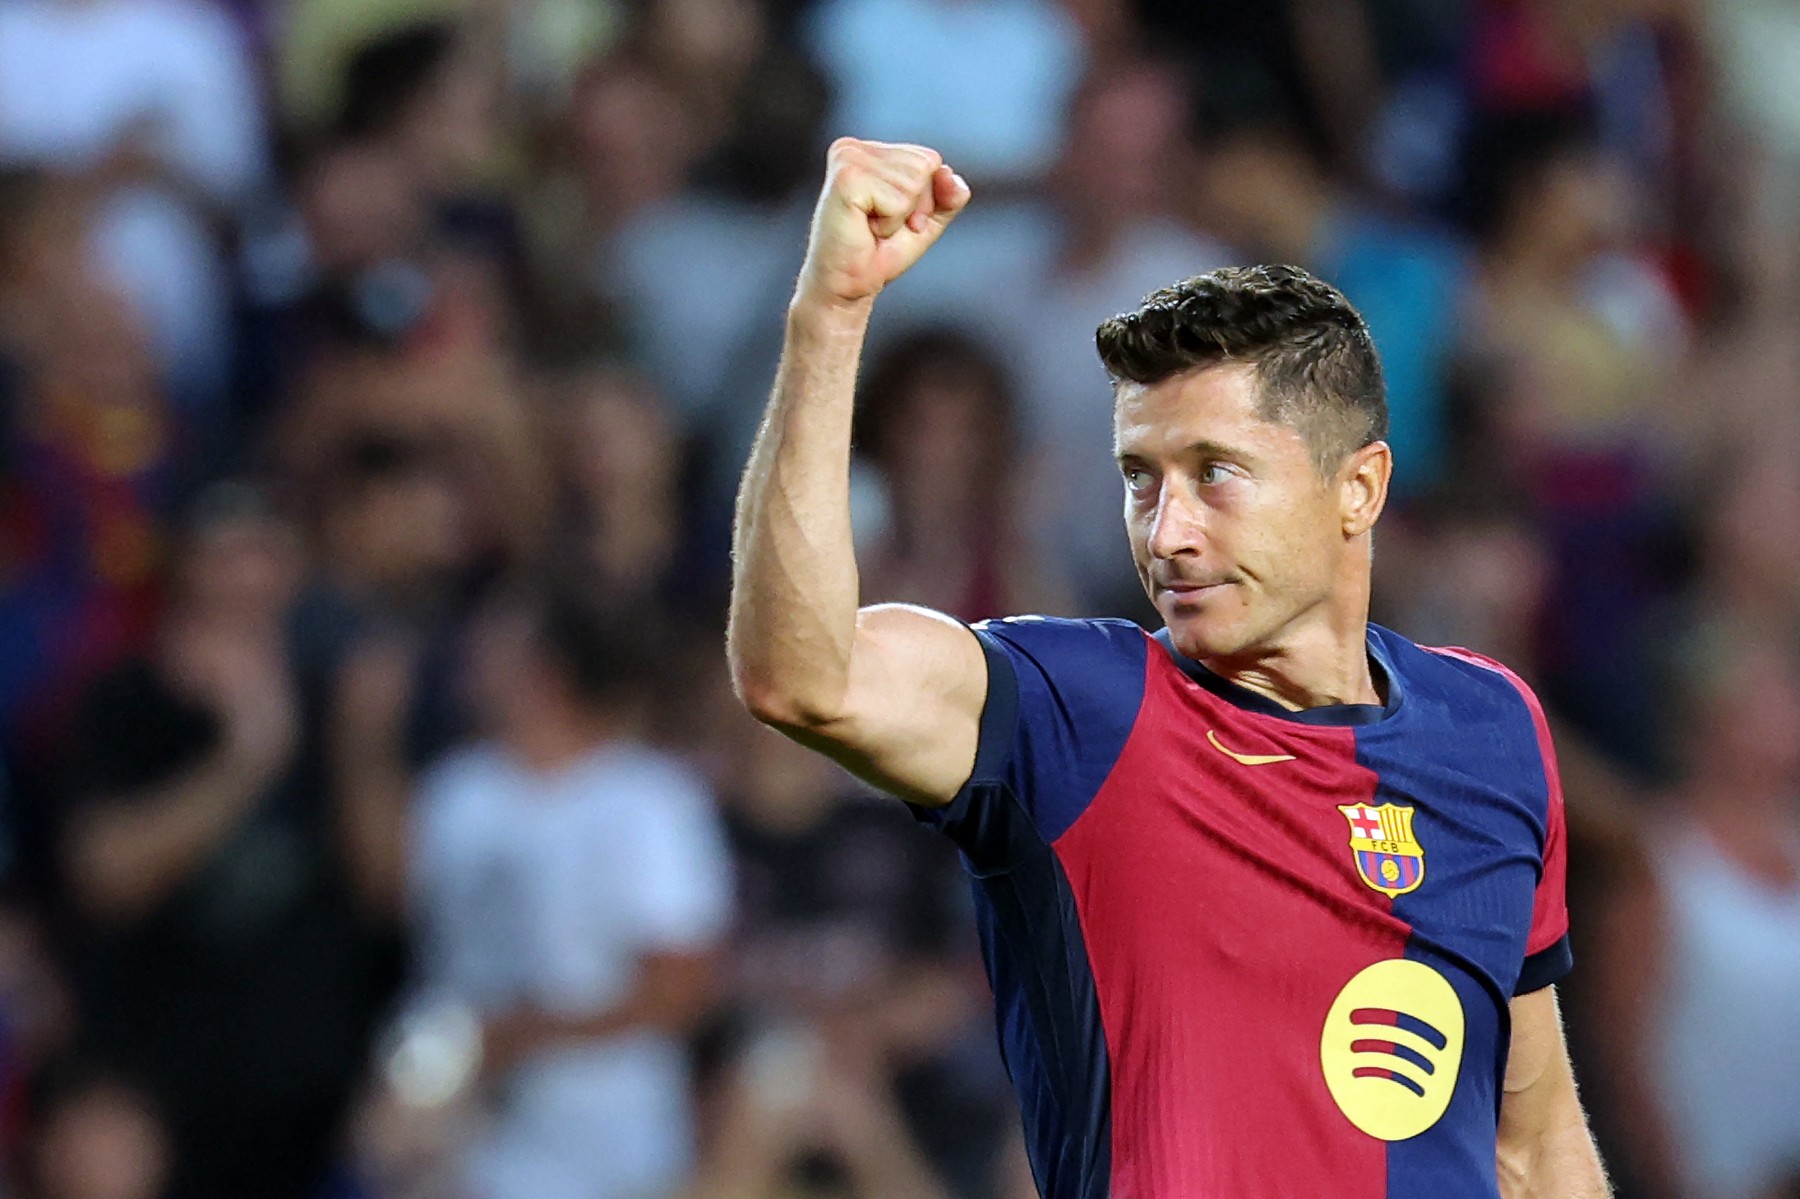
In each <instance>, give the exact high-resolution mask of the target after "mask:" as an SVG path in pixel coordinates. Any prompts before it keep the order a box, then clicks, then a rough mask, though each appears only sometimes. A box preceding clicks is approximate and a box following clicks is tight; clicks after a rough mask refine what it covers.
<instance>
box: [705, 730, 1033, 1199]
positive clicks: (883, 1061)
mask: <svg viewBox="0 0 1800 1199" xmlns="http://www.w3.org/2000/svg"><path fill="white" fill-rule="evenodd" d="M721 737H722V739H726V740H728V741H729V742H730V743H731V745H732V746H733V748H734V753H733V755H732V758H731V762H730V769H729V771H728V774H729V778H730V783H729V784H728V786H727V789H726V791H725V795H726V799H727V812H728V815H729V820H728V828H729V830H730V833H731V839H732V845H733V849H734V856H735V861H736V866H737V876H738V881H739V890H738V894H739V910H738V919H737V922H736V925H735V927H734V931H733V935H732V938H731V950H730V953H729V955H728V956H727V959H726V960H727V962H728V964H729V966H730V974H729V975H728V977H729V979H730V987H729V992H728V993H729V994H730V996H731V999H732V1003H731V1008H730V1016H731V1018H730V1020H729V1021H728V1024H727V1027H726V1030H725V1035H724V1037H723V1040H724V1042H725V1045H724V1052H723V1064H722V1066H721V1067H720V1068H719V1070H718V1071H717V1080H716V1084H715V1085H714V1086H713V1087H711V1088H710V1089H709V1096H710V1099H709V1102H710V1104H711V1105H712V1108H713V1115H714V1119H715V1121H716V1126H715V1128H714V1132H713V1136H712V1138H711V1144H712V1147H713V1149H712V1153H711V1154H710V1156H709V1160H708V1164H707V1166H706V1167H705V1168H704V1169H703V1170H702V1171H701V1174H702V1180H703V1181H702V1185H701V1186H700V1187H698V1188H697V1190H698V1193H699V1194H702V1195H707V1196H712V1195H715V1194H716V1195H720V1196H725V1195H739V1194H742V1195H745V1196H750V1195H756V1196H762V1195H780V1194H786V1193H788V1191H787V1190H786V1189H784V1187H788V1186H792V1185H799V1181H800V1180H803V1179H812V1180H815V1182H822V1181H824V1180H827V1179H832V1180H835V1185H837V1186H839V1187H842V1188H843V1189H844V1191H845V1193H847V1194H850V1195H856V1196H884V1195H895V1196H900V1195H909V1196H913V1195H916V1196H931V1195H937V1194H940V1193H942V1194H949V1195H957V1196H978V1195H989V1194H992V1193H993V1188H994V1183H995V1179H994V1177H993V1175H994V1172H995V1149H996V1147H997V1146H998V1145H999V1144H1001V1143H1002V1142H1003V1139H1004V1136H1003V1134H1004V1133H1007V1132H1010V1131H1011V1129H1012V1123H1013V1121H1012V1119H1011V1117H1010V1115H1008V1114H1007V1104H1006V1102H1005V1099H1004V1095H1003V1088H1004V1085H1005V1083H1004V1078H1003V1076H1002V1075H1001V1073H1000V1070H999V1063H998V1061H997V1060H996V1059H995V1058H994V1056H993V1054H992V1053H991V1052H989V1051H988V1050H987V1045H986V1037H987V1027H986V1019H985V1013H984V1012H983V1011H982V1010H981V1002H982V996H981V982H980V974H979V965H978V964H977V963H976V962H975V961H974V959H973V948H974V946H973V942H972V940H970V939H969V938H967V937H966V935H964V934H963V933H962V931H961V929H960V925H959V921H960V918H961V916H962V912H963V909H964V904H965V901H964V899H963V891H964V883H963V880H962V877H961V875H960V872H959V871H958V870H957V868H956V865H955V862H954V860H953V858H952V857H951V856H950V855H948V854H946V853H945V852H944V851H943V848H942V847H941V846H939V845H936V844H934V843H932V842H931V841H930V840H929V839H928V838H925V837H923V836H922V834H921V832H920V830H918V829H917V828H915V827H913V826H912V822H911V821H910V820H908V819H907V818H906V817H905V816H904V815H903V814H902V813H900V812H896V811H893V810H892V809H891V808H890V807H888V806H886V805H884V804H882V803H881V802H879V800H878V799H876V798H875V797H871V796H868V795H866V794H862V793H860V792H859V791H857V790H856V789H855V788H854V785H853V784H852V782H851V780H849V779H848V778H847V777H845V776H843V775H842V774H841V773H840V772H839V771H838V770H837V769H836V768H834V767H832V766H830V765H829V764H825V763H822V762H820V761H818V760H817V759H816V758H812V757H811V756H809V755H807V754H805V753H804V752H802V751H799V750H797V749H796V748H795V747H794V746H792V745H791V744H789V743H787V742H784V741H782V740H780V739H779V738H775V737H771V736H769V735H768V734H767V733H765V732H764V731H763V730H761V729H759V728H755V727H753V726H747V725H743V726H740V725H737V724H734V725H733V727H732V728H731V729H730V730H729V731H727V732H722V733H721Z"/></svg>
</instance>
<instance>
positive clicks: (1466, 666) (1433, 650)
mask: <svg viewBox="0 0 1800 1199" xmlns="http://www.w3.org/2000/svg"><path fill="white" fill-rule="evenodd" d="M1370 627H1371V629H1372V630H1373V631H1374V634H1375V637H1376V639H1377V641H1378V642H1379V644H1380V646H1381V648H1382V649H1383V650H1384V651H1385V652H1386V653H1387V655H1388V660H1389V662H1390V663H1391V664H1392V666H1393V668H1394V670H1395V672H1396V673H1397V674H1398V675H1399V677H1400V681H1401V683H1402V685H1403V686H1405V687H1406V688H1407V690H1408V691H1409V692H1410V693H1412V694H1414V695H1417V696H1419V697H1421V698H1423V699H1426V700H1429V701H1436V702H1439V703H1444V704H1448V705H1450V706H1451V707H1452V709H1453V710H1455V711H1457V712H1460V713H1462V714H1463V715H1465V716H1473V715H1477V714H1494V715H1502V714H1513V715H1516V714H1519V713H1521V712H1522V713H1523V714H1525V715H1528V716H1530V717H1531V718H1532V719H1533V720H1534V722H1535V721H1537V720H1541V719H1542V718H1543V708H1542V706H1541V705H1540V704H1539V703H1538V697H1537V694H1536V692H1534V691H1532V689H1531V687H1530V685H1529V684H1527V683H1526V682H1525V680H1524V679H1522V678H1520V677H1519V676H1518V674H1517V673H1515V672H1514V671H1513V670H1512V668H1511V667H1509V666H1507V665H1506V664H1505V663H1504V662H1501V661H1499V660H1497V659H1495V658H1490V657H1488V656H1487V655H1486V654H1482V653H1477V652H1476V651H1474V650H1472V649H1465V648H1463V647H1462V646H1459V645H1419V644H1417V643H1415V642H1413V641H1411V640H1409V639H1408V638H1406V637H1403V636H1401V635H1400V634H1399V633H1396V632H1393V631H1392V630H1391V629H1384V628H1381V627H1379V626H1374V625H1372V626H1370Z"/></svg>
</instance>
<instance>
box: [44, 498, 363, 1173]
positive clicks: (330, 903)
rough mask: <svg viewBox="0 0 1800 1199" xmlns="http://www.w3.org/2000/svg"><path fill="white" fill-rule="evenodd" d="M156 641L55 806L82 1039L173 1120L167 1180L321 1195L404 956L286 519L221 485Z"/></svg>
mask: <svg viewBox="0 0 1800 1199" xmlns="http://www.w3.org/2000/svg"><path fill="white" fill-rule="evenodd" d="M182 551H183V552H182V553H181V554H180V555H179V556H178V558H177V563H178V566H177V570H176V578H175V581H174V585H173V594H172V596H171V600H170V606H169V609H168V611H167V613H166V615H165V616H164V617H163V619H162V621H161V627H160V629H159V631H158V637H157V640H156V643H155V645H154V647H153V648H152V650H151V652H150V654H149V655H148V656H147V657H145V658H142V659H136V660H132V661H128V662H126V663H124V664H123V665H121V666H119V667H118V668H116V669H115V670H113V671H112V672H110V673H109V674H107V675H106V676H105V677H103V678H102V679H100V680H99V681H98V682H97V683H96V684H95V685H94V686H93V688H92V689H91V690H90V691H89V693H88V695H87V697H86V699H85V701H84V703H83V705H82V711H81V713H80V715H79V718H78V719H77V721H76V725H75V730H74V733H73V735H72V736H71V738H70V740H69V742H68V747H67V756H68V767H67V771H68V788H67V791H66V793H65V799H64V805H63V807H62V809H61V810H60V811H59V812H58V814H57V819H56V824H57V827H58V829H59V830H60V836H59V838H58V840H59V844H60V846H61V849H62V855H63V861H64V864H65V868H66V876H65V877H66V890H67V897H68V907H67V911H66V914H65V917H64V919H65V924H66V928H67V930H68V938H69V939H68V941H67V943H66V948H67V951H68V954H69V957H70V962H71V977H72V983H73V986H74V990H75V994H76V998H77V1009H78V1015H79V1018H80V1020H81V1021H82V1034H83V1038H84V1040H85V1042H86V1043H87V1044H89V1045H90V1046H91V1048H92V1051H93V1053H94V1054H95V1055H96V1056H97V1057H98V1059H99V1060H100V1061H102V1062H103V1063H105V1064H106V1065H108V1066H109V1067H110V1068H113V1069H117V1070H119V1071H122V1072H124V1073H125V1074H127V1075H128V1076H130V1077H133V1078H137V1079H140V1080H141V1081H142V1085H143V1086H144V1087H145V1088H147V1095H148V1097H149V1098H150V1099H151V1101H152V1102H153V1103H154V1104H155V1106H156V1108H157V1109H158V1110H159V1111H160V1112H161V1113H162V1115H163V1118H164V1119H165V1120H166V1121H167V1126H168V1132H169V1136H170V1139H171V1142H172V1145H173V1149H174V1154H173V1161H172V1163H171V1181H170V1184H169V1190H168V1194H169V1195H171V1196H176V1197H180V1199H186V1197H193V1199H202V1197H211V1196H218V1197H220V1199H223V1197H225V1196H242V1195H245V1194H259V1195H268V1196H282V1195H292V1196H295V1197H297V1199H298V1197H304V1196H307V1195H309V1194H310V1193H311V1192H312V1190H313V1189H314V1188H315V1187H316V1186H317V1185H318V1183H319V1181H320V1179H321V1178H322V1177H323V1176H324V1173H325V1171H326V1168H327V1166H328V1165H329V1163H330V1161H331V1158H332V1156H333V1154H334V1150H335V1146H336V1141H337V1137H338V1134H339V1125H340V1122H341V1120H342V1118H343V1115H344V1111H345V1107H346V1104H347V1103H348V1101H349V1098H350V1094H351V1090H352V1088H353V1087H354V1085H355V1084H356V1081H357V1079H358V1077H359V1075H360V1073H361V1069H362V1063H363V1060H364V1056H365V1054H366V1053H367V1050H368V1045H369V1041H370V1038H371V1036H372V1034H373V1029H374V1022H375V1019H376V1017H377V1016H378V1014H379V1012H380V1011H381V1009H382V1006H383V1004H384V1002H385V999H386V995H387V992H388V988H389V987H390V986H391V979H392V976H393V972H394V962H393V960H392V946H393V941H392V939H391V936H390V934H389V932H388V931H387V930H385V929H384V927H383V926H382V924H381V923H380V922H379V921H376V920H372V919H370V918H369V917H368V914H367V909H366V907H365V906H364V905H362V904H360V903H359V902H358V899H357V880H356V879H355V878H354V877H353V868H354V857H353V855H352V854H351V853H350V847H349V846H348V844H347V829H346V827H345V822H344V821H343V820H342V819H341V816H342V813H341V810H340V804H339V803H338V802H337V800H338V799H339V798H342V797H337V796H334V793H333V787H332V782H331V775H330V770H329V763H328V754H327V751H326V744H325V736H326V729H327V721H328V719H329V715H328V713H329V705H330V696H331V687H332V672H333V671H334V669H335V660H334V656H333V655H332V654H331V653H330V652H329V649H328V647H324V646H321V645H319V644H317V643H311V642H310V641H309V639H308V638H306V637H305V636H303V635H302V632H303V630H302V629H301V628H300V627H299V624H298V622H297V617H298V616H299V615H300V610H299V608H297V606H296V604H297V600H298V588H299V585H300V581H301V577H302V569H303V565H302V560H301V558H300V552H299V542H298V540H297V537H296V535H295V532H294V530H293V529H292V527H291V526H290V525H288V524H287V523H286V522H285V521H284V520H282V519H280V518H279V517H278V516H277V515H275V513H274V512H273V511H272V510H271V509H270V508H269V507H268V506H267V504H266V502H265V501H264V500H263V499H262V498H261V497H260V496H259V495H258V494H257V493H256V492H254V491H252V490H249V489H246V488H244V487H243V486H242V485H238V484H221V485H219V487H218V488H216V489H214V490H211V491H208V492H207V493H205V494H204V495H203V496H202V497H201V499H200V500H199V501H198V502H197V504H196V507H195V510H194V512H193V513H192V515H191V516H190V517H189V518H188V522H187V525H186V527H185V530H184V537H183V546H182Z"/></svg>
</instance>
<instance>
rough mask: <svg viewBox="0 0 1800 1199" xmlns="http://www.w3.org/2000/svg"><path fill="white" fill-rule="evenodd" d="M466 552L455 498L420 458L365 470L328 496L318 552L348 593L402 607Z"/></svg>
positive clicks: (449, 484) (451, 485)
mask: <svg viewBox="0 0 1800 1199" xmlns="http://www.w3.org/2000/svg"><path fill="white" fill-rule="evenodd" d="M467 551H468V534H467V529H466V522H465V521H464V519H463V512H462V497H461V493H460V492H459V490H458V489H457V487H456V485H455V482H454V480H452V479H451V478H450V477H449V474H448V471H447V470H446V469H445V468H444V466H443V465H441V464H439V463H436V462H434V461H431V460H429V459H428V458H425V457H418V458H411V457H409V458H408V460H407V461H405V462H400V463H394V464H388V465H384V466H383V467H382V468H381V469H380V470H373V469H371V470H369V471H367V472H366V473H364V474H363V475H362V477H359V478H355V479H353V480H352V481H350V482H349V483H347V484H346V485H345V486H343V487H342V488H340V489H338V490H337V491H336V493H335V494H334V495H333V496H332V511H331V512H330V514H329V516H328V518H327V522H326V544H325V552H326V555H327V557H328V559H329V560H330V565H331V566H332V567H333V569H334V570H335V571H336V572H337V573H338V574H339V575H340V576H341V577H343V578H345V579H347V580H348V581H349V582H350V583H351V584H352V585H353V586H356V587H362V588H368V589H371V590H374V591H376V592H380V593H384V594H386V595H387V596H388V597H389V598H390V599H392V600H395V601H398V602H402V603H404V602H407V601H409V600H412V599H416V598H419V597H420V593H421V592H422V591H423V590H427V589H429V588H431V587H434V586H436V585H437V584H438V583H439V582H441V581H442V580H443V579H444V578H445V577H446V576H447V575H448V574H450V573H451V572H453V571H455V570H456V569H457V568H458V567H459V566H461V565H462V564H463V562H464V561H465V559H466V557H467Z"/></svg>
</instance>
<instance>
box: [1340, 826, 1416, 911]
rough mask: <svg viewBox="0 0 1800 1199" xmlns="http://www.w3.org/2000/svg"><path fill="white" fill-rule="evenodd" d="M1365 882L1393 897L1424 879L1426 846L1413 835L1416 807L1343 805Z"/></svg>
mask: <svg viewBox="0 0 1800 1199" xmlns="http://www.w3.org/2000/svg"><path fill="white" fill-rule="evenodd" d="M1338 811H1340V812H1342V813H1343V814H1344V819H1345V820H1348V821H1349V822H1350V852H1351V854H1352V856H1353V857H1354V858H1355V860H1356V873H1357V874H1358V875H1360V876H1361V877H1362V881H1363V882H1365V883H1367V884H1368V885H1369V886H1371V887H1373V888H1375V890H1377V891H1380V892H1381V893H1382V894H1383V895H1386V896H1389V897H1390V898H1391V897H1392V896H1395V895H1405V894H1406V893H1407V892H1408V891H1415V890H1417V889H1418V887H1419V884H1420V883H1422V882H1424V881H1425V847H1424V846H1423V845H1420V844H1419V842H1418V841H1417V840H1416V839H1415V838H1414V837H1413V831H1412V820H1413V809H1411V808H1403V807H1400V806H1399V805H1397V804H1391V803H1384V804H1381V805H1379V806H1374V805H1370V804H1348V805H1340V806H1339V807H1338Z"/></svg>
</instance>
